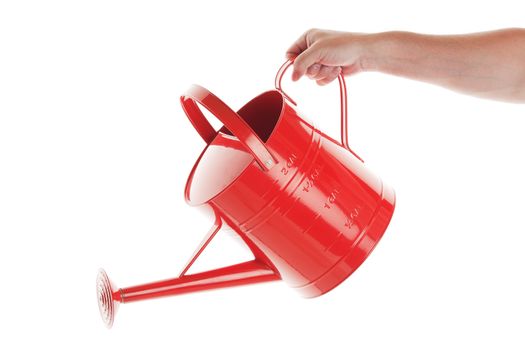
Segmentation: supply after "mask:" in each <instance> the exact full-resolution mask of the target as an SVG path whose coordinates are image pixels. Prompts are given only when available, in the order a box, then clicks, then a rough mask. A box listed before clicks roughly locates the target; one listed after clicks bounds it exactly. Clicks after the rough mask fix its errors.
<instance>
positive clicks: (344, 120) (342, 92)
mask: <svg viewBox="0 0 525 350" xmlns="http://www.w3.org/2000/svg"><path fill="white" fill-rule="evenodd" d="M293 62H294V60H293V59H289V60H287V61H286V62H284V64H283V65H282V66H281V68H279V71H278V72H277V75H276V76H275V88H276V89H277V90H278V91H279V92H281V93H282V94H283V96H284V97H285V98H286V99H288V100H289V101H290V102H291V103H293V104H294V105H295V106H297V103H295V101H294V100H293V99H292V98H291V97H290V96H288V94H287V93H286V92H284V91H283V88H282V87H281V81H282V80H283V76H284V73H285V72H286V70H287V69H288V68H289V67H290V66H291V65H293ZM337 80H338V81H339V97H340V100H341V145H342V146H343V147H344V148H346V149H347V150H348V151H350V152H351V153H352V154H353V155H354V156H356V157H357V158H358V159H359V160H360V161H363V159H361V157H359V156H358V155H357V154H356V153H355V152H354V151H352V149H350V145H349V144H348V107H347V102H348V97H347V92H346V82H345V78H344V75H343V73H342V72H341V74H339V75H338V76H337Z"/></svg>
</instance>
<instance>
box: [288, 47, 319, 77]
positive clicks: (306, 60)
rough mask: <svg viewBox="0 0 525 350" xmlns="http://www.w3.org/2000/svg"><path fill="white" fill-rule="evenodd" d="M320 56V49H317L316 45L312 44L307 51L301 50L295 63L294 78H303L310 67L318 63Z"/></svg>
mask: <svg viewBox="0 0 525 350" xmlns="http://www.w3.org/2000/svg"><path fill="white" fill-rule="evenodd" d="M319 58H320V51H319V50H316V47H315V45H312V46H310V47H309V48H308V49H306V50H305V51H303V52H301V53H300V54H299V56H297V57H296V58H295V61H294V63H293V73H292V80H293V81H296V80H299V78H301V77H302V76H303V75H304V74H305V73H306V71H307V70H308V68H309V67H310V66H311V65H313V64H314V63H316V62H317V61H318V60H319Z"/></svg>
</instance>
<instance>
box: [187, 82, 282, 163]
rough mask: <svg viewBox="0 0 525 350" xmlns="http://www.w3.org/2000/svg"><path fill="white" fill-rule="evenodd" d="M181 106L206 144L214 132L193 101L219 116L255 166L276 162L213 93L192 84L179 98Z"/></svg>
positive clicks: (254, 135) (260, 142) (257, 138)
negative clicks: (254, 161) (251, 157)
mask: <svg viewBox="0 0 525 350" xmlns="http://www.w3.org/2000/svg"><path fill="white" fill-rule="evenodd" d="M180 101H181V104H182V109H183V110H184V112H185V113H186V115H187V116H188V118H189V119H190V121H191V123H192V125H193V127H194V128H195V129H196V130H197V132H198V133H199V135H201V137H202V138H203V139H204V141H205V142H206V143H208V144H209V143H211V142H212V141H213V139H214V138H215V135H217V131H216V130H215V129H214V128H213V127H212V126H211V124H210V122H209V121H208V120H207V119H206V117H205V116H204V114H202V112H201V110H200V108H199V107H198V105H197V102H198V103H199V104H200V105H202V106H204V107H205V108H206V109H207V110H208V111H210V112H211V113H212V114H213V115H214V116H215V117H216V118H217V119H219V120H220V121H221V122H222V123H223V124H224V126H226V128H228V130H230V131H231V132H232V133H233V135H235V136H236V137H237V138H238V139H239V141H240V142H241V144H242V145H243V146H244V147H245V148H246V149H247V150H248V151H249V152H250V153H251V154H252V155H253V157H254V158H255V160H256V161H257V163H258V164H259V166H260V167H261V168H262V169H263V170H265V171H268V170H270V169H271V168H272V167H273V166H274V165H275V164H276V163H277V161H276V159H275V157H274V156H273V155H272V154H271V153H270V151H269V150H268V148H267V147H266V145H265V144H264V142H262V140H261V139H260V138H259V136H257V134H256V133H255V132H254V131H253V130H252V128H251V127H250V126H249V125H248V124H247V123H246V122H245V121H244V119H242V118H241V117H240V116H239V115H238V114H237V113H235V112H234V111H233V110H232V109H231V108H230V107H228V105H226V104H225V103H224V102H222V101H221V100H220V99H219V98H218V97H217V96H215V95H214V94H212V93H211V92H210V91H208V90H207V89H205V88H203V87H202V86H199V85H192V86H191V87H190V88H189V89H188V90H187V91H186V93H184V94H183V95H182V96H181V98H180Z"/></svg>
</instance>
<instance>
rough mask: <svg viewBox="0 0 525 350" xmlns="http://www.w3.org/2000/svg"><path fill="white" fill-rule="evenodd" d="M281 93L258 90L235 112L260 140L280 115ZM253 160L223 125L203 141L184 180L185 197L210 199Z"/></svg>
mask: <svg viewBox="0 0 525 350" xmlns="http://www.w3.org/2000/svg"><path fill="white" fill-rule="evenodd" d="M284 104H285V101H284V97H283V95H282V94H281V93H280V92H279V91H276V90H270V91H267V92H264V93H262V94H260V95H259V96H257V97H255V98H253V99H252V100H251V101H249V102H248V103H246V104H245V105H244V106H243V107H242V108H241V109H240V110H239V111H238V112H237V114H238V115H239V116H240V117H241V118H242V119H243V120H244V122H246V124H247V125H248V126H249V127H250V128H251V129H252V130H253V132H254V133H255V134H256V135H257V136H258V137H259V139H260V140H261V141H262V142H267V141H269V140H270V138H271V136H272V133H273V131H274V130H275V128H276V126H277V125H278V123H279V121H280V120H281V117H282V114H283V113H282V112H283V109H284ZM252 162H254V157H253V156H252V154H250V152H248V150H247V149H246V148H245V147H244V146H243V145H242V144H241V143H240V142H239V139H238V138H237V137H236V136H235V135H233V133H232V132H231V131H230V130H229V129H228V128H227V127H226V126H223V127H222V128H220V129H219V130H218V132H217V133H216V135H215V136H214V137H213V139H212V141H211V142H210V143H209V144H207V145H206V147H205V148H204V150H203V151H202V152H201V154H200V156H199V158H198V159H197V161H196V162H195V165H194V166H193V169H192V170H191V173H190V175H189V177H188V181H187V183H186V189H185V196H186V201H187V202H188V203H189V204H190V205H192V206H197V205H200V204H203V203H206V202H208V201H209V200H211V199H213V198H214V197H215V196H217V195H218V194H219V193H221V192H222V191H223V190H225V189H226V188H227V187H228V186H229V185H230V184H231V183H233V182H234V181H235V179H236V178H238V177H239V176H240V175H241V174H242V173H243V172H244V171H245V170H246V168H247V167H248V166H249V165H250V164H251V163H252Z"/></svg>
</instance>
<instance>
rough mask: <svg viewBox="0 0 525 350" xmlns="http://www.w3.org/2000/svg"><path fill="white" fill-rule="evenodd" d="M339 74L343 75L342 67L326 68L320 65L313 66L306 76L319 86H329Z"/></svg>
mask: <svg viewBox="0 0 525 350" xmlns="http://www.w3.org/2000/svg"><path fill="white" fill-rule="evenodd" d="M339 74H341V67H331V66H324V65H320V64H319V63H315V64H313V65H311V66H310V67H309V68H308V69H307V71H306V76H307V77H308V78H310V79H312V80H315V81H316V82H317V83H318V84H319V85H326V84H328V83H329V82H331V81H333V80H334V79H335V78H337V76H338V75H339Z"/></svg>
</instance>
